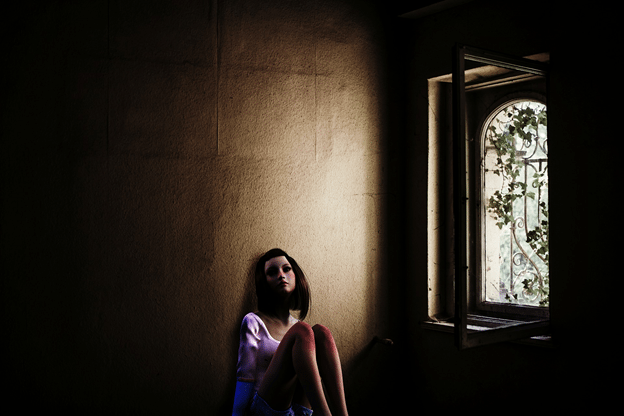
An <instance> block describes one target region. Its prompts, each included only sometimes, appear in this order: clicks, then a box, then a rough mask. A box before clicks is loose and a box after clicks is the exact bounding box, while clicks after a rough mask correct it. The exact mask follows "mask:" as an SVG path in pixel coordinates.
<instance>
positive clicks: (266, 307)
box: [255, 248, 310, 321]
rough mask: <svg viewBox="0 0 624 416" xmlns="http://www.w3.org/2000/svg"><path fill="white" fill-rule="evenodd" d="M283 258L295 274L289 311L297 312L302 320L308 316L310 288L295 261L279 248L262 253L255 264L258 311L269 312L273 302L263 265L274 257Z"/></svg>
mask: <svg viewBox="0 0 624 416" xmlns="http://www.w3.org/2000/svg"><path fill="white" fill-rule="evenodd" d="M280 256H284V257H286V260H288V263H290V265H291V266H292V268H293V271H294V272H295V279H296V280H295V291H294V292H293V294H292V295H291V304H290V309H291V310H296V311H299V319H300V320H302V321H303V320H304V319H305V317H306V316H307V315H308V310H309V308H310V287H309V285H308V281H307V280H306V277H305V274H304V273H303V270H301V267H299V265H298V264H297V262H296V261H295V259H293V258H292V257H290V256H289V255H288V254H286V252H285V251H284V250H282V249H279V248H273V249H271V250H269V251H267V252H266V253H264V254H263V255H262V256H261V257H260V258H259V259H258V262H257V263H256V270H255V278H256V296H257V297H258V310H260V312H265V313H266V312H269V313H270V312H271V310H272V309H273V302H274V301H275V299H274V295H273V293H272V292H271V291H270V290H269V285H268V283H267V279H266V274H265V273H264V265H265V263H266V262H267V261H269V260H271V259H272V258H275V257H280Z"/></svg>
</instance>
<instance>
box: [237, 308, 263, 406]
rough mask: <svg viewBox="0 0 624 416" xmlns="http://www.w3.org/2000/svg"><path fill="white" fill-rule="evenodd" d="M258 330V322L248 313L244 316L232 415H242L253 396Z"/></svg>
mask: <svg viewBox="0 0 624 416" xmlns="http://www.w3.org/2000/svg"><path fill="white" fill-rule="evenodd" d="M259 332H260V326H259V324H258V322H257V321H255V320H254V319H252V318H251V317H250V316H249V315H248V316H245V318H244V319H243V323H242V324H241V329H240V345H239V347H238V364H237V368H236V391H235V393H234V407H233V409H232V415H233V416H242V415H243V414H244V413H245V410H246V409H247V408H248V407H249V404H250V402H251V399H252V398H253V394H254V389H253V387H254V381H255V378H256V357H257V353H258V347H259V343H260V336H259Z"/></svg>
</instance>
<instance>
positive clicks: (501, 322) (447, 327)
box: [421, 315, 554, 348]
mask: <svg viewBox="0 0 624 416" xmlns="http://www.w3.org/2000/svg"><path fill="white" fill-rule="evenodd" d="M519 323H522V321H518V320H511V319H503V318H493V317H489V316H482V315H468V332H481V331H487V330H489V329H494V328H497V327H501V326H507V325H513V324H519ZM421 326H422V327H423V328H424V329H427V330H432V331H438V332H447V333H451V334H452V333H453V332H454V331H455V324H454V323H453V320H452V319H448V320H434V319H430V320H428V321H424V322H422V323H421ZM508 342H512V343H514V344H522V345H532V346H536V347H541V348H554V345H553V342H552V337H551V336H550V335H540V336H535V337H531V338H526V339H521V340H517V341H508Z"/></svg>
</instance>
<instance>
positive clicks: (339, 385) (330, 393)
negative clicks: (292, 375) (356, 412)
mask: <svg viewBox="0 0 624 416" xmlns="http://www.w3.org/2000/svg"><path fill="white" fill-rule="evenodd" d="M312 330H313V331H314V340H315V344H316V359H317V362H318V368H319V372H320V374H321V377H322V378H323V382H324V383H325V387H326V390H327V398H328V399H329V404H330V405H331V408H332V410H333V411H334V413H335V414H338V415H343V416H347V415H348V411H347V404H346V401H345V394H344V384H343V381H342V368H341V366H340V357H339V355H338V350H337V349H336V343H335V341H334V337H333V336H332V334H331V332H330V331H329V329H327V328H326V327H324V326H323V325H314V326H313V327H312Z"/></svg>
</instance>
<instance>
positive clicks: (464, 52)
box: [452, 44, 550, 349]
mask: <svg viewBox="0 0 624 416" xmlns="http://www.w3.org/2000/svg"><path fill="white" fill-rule="evenodd" d="M466 61H474V62H477V63H481V64H486V65H493V66H496V67H501V68H505V69H510V70H514V71H519V72H521V73H526V74H529V75H538V76H544V77H547V75H548V65H547V64H545V63H543V62H539V61H534V60H530V59H525V58H517V57H513V56H509V55H505V54H500V53H495V52H492V51H486V50H483V49H479V48H474V47H469V46H466V45H461V44H458V45H456V46H455V48H454V51H453V72H452V120H453V173H452V175H453V180H452V182H453V219H454V227H453V230H454V239H453V240H454V265H455V267H454V286H455V293H454V298H455V304H454V306H455V308H454V325H453V326H454V335H455V344H456V346H457V347H458V348H459V349H466V348H471V347H475V346H479V345H486V344H491V343H497V342H503V341H512V340H518V339H522V338H527V337H532V336H539V335H544V334H547V333H549V331H550V320H549V319H533V320H529V321H522V320H505V321H500V322H497V323H495V324H484V325H480V324H479V322H489V323H491V319H488V318H485V317H479V315H478V314H476V315H475V314H473V312H474V305H470V298H469V297H470V289H469V285H470V284H471V282H474V279H472V280H471V276H470V275H471V274H472V273H473V271H472V268H471V267H470V252H469V250H470V240H469V239H470V238H471V233H470V231H469V227H470V218H471V212H470V210H471V207H470V205H471V204H470V202H471V196H470V194H469V192H470V189H471V188H470V186H469V184H468V181H469V180H470V178H471V173H470V170H471V167H470V161H469V159H468V149H467V147H468V146H467V135H466V80H465V72H466ZM472 174H473V175H474V172H473V173H472ZM478 267H479V265H478V264H476V265H474V267H473V268H475V269H476V268H478Z"/></svg>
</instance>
